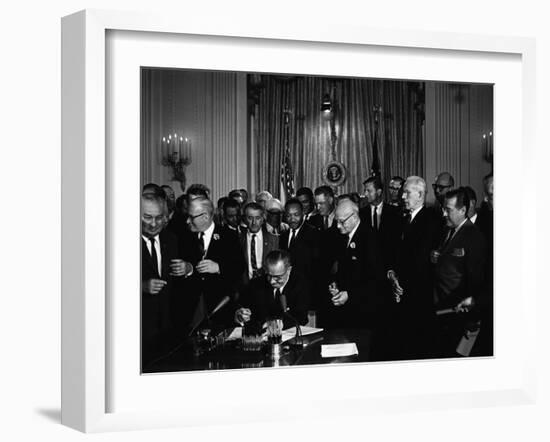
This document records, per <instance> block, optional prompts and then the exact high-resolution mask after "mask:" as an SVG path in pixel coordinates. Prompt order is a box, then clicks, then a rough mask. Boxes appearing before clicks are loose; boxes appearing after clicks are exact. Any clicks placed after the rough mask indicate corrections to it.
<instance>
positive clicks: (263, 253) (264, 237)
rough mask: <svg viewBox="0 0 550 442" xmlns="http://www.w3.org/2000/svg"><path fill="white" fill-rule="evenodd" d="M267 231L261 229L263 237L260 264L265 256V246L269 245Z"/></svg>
mask: <svg viewBox="0 0 550 442" xmlns="http://www.w3.org/2000/svg"><path fill="white" fill-rule="evenodd" d="M268 235H269V233H268V232H267V231H265V230H264V231H262V238H263V247H262V262H261V264H262V265H263V263H264V262H265V257H266V256H267V248H268V247H269V239H268Z"/></svg>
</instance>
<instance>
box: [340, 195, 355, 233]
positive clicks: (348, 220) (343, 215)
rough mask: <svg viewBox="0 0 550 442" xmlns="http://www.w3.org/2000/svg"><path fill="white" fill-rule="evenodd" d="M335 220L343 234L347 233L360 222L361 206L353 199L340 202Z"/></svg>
mask: <svg viewBox="0 0 550 442" xmlns="http://www.w3.org/2000/svg"><path fill="white" fill-rule="evenodd" d="M334 221H336V223H337V226H338V230H339V231H340V233H341V234H343V235H347V234H349V233H351V232H352V231H353V229H355V227H357V225H358V224H359V207H358V206H357V204H355V203H354V202H353V201H351V200H348V199H344V200H341V201H339V202H338V205H337V206H336V212H335V217H334Z"/></svg>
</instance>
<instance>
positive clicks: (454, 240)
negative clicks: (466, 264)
mask: <svg viewBox="0 0 550 442" xmlns="http://www.w3.org/2000/svg"><path fill="white" fill-rule="evenodd" d="M468 223H470V224H471V223H472V222H471V221H466V222H465V223H464V224H463V225H462V227H461V228H460V229H458V232H456V233H455V234H454V235H453V237H452V238H451V240H450V241H449V242H448V243H447V244H446V245H445V247H444V248H443V250H442V251H441V252H443V253H446V252H450V251H452V250H453V248H454V246H455V245H456V243H457V242H459V241H460V238H461V236H462V235H463V234H464V230H465V229H467V228H468Z"/></svg>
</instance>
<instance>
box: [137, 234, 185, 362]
mask: <svg viewBox="0 0 550 442" xmlns="http://www.w3.org/2000/svg"><path fill="white" fill-rule="evenodd" d="M159 240H160V249H161V252H160V253H161V260H162V268H161V275H160V279H162V280H164V281H166V282H167V284H166V285H165V286H164V288H163V289H162V290H161V291H160V292H159V293H158V294H156V295H150V294H148V293H145V292H143V291H142V292H141V334H142V348H143V360H144V361H145V362H146V360H147V359H148V356H147V355H149V354H150V353H151V352H152V351H154V348H155V347H157V346H158V345H157V344H158V342H157V341H158V340H159V339H162V335H163V334H164V333H166V332H168V331H169V330H170V328H171V321H170V302H171V298H172V296H173V291H174V282H175V281H174V279H175V278H173V277H172V276H170V274H169V273H170V260H172V259H174V258H177V257H178V256H177V255H178V251H177V239H176V237H175V235H174V234H173V233H171V232H169V231H166V230H164V231H162V232H161V233H160V235H159ZM158 278H159V275H157V274H156V272H155V270H154V267H153V259H152V257H151V254H150V253H149V249H148V248H147V244H146V243H145V241H144V240H143V238H142V239H141V279H142V281H143V282H145V281H147V280H149V279H158Z"/></svg>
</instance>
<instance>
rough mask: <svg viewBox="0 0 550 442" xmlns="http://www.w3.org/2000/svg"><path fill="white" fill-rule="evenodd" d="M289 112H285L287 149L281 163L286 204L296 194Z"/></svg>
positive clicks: (282, 199)
mask: <svg viewBox="0 0 550 442" xmlns="http://www.w3.org/2000/svg"><path fill="white" fill-rule="evenodd" d="M288 115H289V112H288V111H287V112H285V113H284V123H285V125H284V128H285V136H284V143H285V149H284V154H283V160H282V163H281V192H280V193H281V197H280V199H281V202H282V203H283V204H284V203H285V201H286V199H287V198H290V197H292V196H294V175H293V173H292V162H291V161H290V146H289V141H288V139H289V127H288V126H289V118H288Z"/></svg>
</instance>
